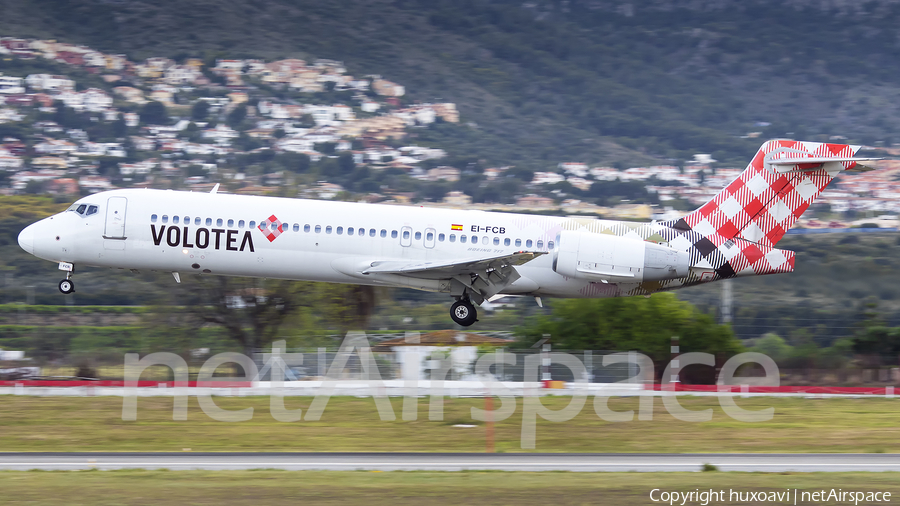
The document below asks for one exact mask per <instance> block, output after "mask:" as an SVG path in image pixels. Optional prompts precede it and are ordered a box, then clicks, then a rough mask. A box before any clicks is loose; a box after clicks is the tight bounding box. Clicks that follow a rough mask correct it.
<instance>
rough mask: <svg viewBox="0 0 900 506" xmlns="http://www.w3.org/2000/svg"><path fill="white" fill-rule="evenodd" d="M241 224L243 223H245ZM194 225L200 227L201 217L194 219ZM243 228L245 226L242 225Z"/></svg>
mask: <svg viewBox="0 0 900 506" xmlns="http://www.w3.org/2000/svg"><path fill="white" fill-rule="evenodd" d="M241 223H243V221H242V222H241ZM194 225H200V217H199V216H197V217H196V218H194ZM241 226H242V227H243V225H241Z"/></svg>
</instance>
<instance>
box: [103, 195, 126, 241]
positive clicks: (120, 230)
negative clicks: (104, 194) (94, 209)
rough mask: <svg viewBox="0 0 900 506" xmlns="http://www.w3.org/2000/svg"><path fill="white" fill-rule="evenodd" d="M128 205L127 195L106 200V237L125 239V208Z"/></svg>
mask: <svg viewBox="0 0 900 506" xmlns="http://www.w3.org/2000/svg"><path fill="white" fill-rule="evenodd" d="M127 206H128V199H126V198H125V197H110V198H109V200H107V201H106V227H105V228H104V229H103V238H104V239H125V208H126V207H127Z"/></svg>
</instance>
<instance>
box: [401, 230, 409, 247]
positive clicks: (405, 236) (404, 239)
mask: <svg viewBox="0 0 900 506" xmlns="http://www.w3.org/2000/svg"><path fill="white" fill-rule="evenodd" d="M400 246H403V247H406V246H412V227H403V228H401V229H400Z"/></svg>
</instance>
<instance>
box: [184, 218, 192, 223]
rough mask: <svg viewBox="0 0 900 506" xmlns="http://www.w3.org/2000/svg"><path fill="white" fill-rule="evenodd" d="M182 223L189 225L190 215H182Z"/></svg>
mask: <svg viewBox="0 0 900 506" xmlns="http://www.w3.org/2000/svg"><path fill="white" fill-rule="evenodd" d="M184 224H185V225H190V224H191V217H190V216H185V217H184Z"/></svg>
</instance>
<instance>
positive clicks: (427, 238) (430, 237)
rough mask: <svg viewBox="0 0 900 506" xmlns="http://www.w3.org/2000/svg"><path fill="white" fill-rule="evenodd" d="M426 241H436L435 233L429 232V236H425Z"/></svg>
mask: <svg viewBox="0 0 900 506" xmlns="http://www.w3.org/2000/svg"><path fill="white" fill-rule="evenodd" d="M425 240H426V241H429V242H430V241H433V240H434V232H428V233H427V234H425Z"/></svg>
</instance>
